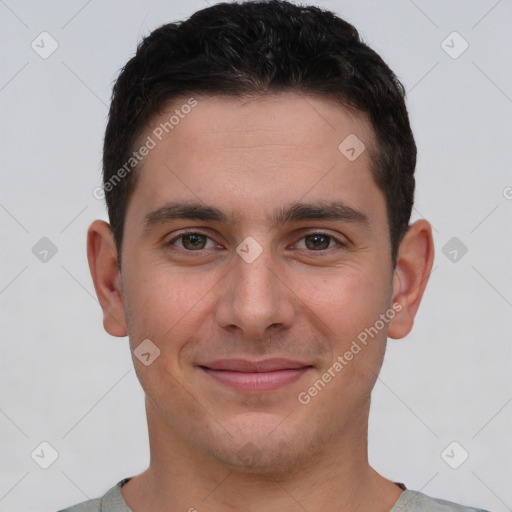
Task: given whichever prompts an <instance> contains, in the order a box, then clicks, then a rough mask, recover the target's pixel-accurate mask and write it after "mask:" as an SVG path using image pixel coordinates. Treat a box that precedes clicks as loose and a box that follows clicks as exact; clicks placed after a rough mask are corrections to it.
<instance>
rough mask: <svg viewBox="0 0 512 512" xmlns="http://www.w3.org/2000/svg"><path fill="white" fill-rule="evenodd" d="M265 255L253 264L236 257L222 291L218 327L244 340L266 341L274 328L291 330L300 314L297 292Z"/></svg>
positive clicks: (218, 308) (218, 304)
mask: <svg viewBox="0 0 512 512" xmlns="http://www.w3.org/2000/svg"><path fill="white" fill-rule="evenodd" d="M265 252H266V251H264V252H263V253H262V254H261V255H260V256H259V257H258V258H257V259H256V260H255V261H253V262H251V263H247V262H246V261H244V260H243V259H242V258H241V257H238V256H236V259H235V262H234V265H235V268H233V270H232V271H231V272H229V273H228V274H227V275H226V276H225V278H224V279H223V281H222V283H221V286H220V288H219V297H218V302H217V308H216V315H215V317H216V322H217V325H219V326H220V327H222V328H223V329H226V330H228V331H231V332H235V331H239V334H240V336H241V337H243V338H244V339H252V340H262V339H264V338H265V336H266V335H267V336H268V331H271V330H272V329H277V328H280V329H286V328H289V327H290V326H291V325H292V324H293V321H294V318H295V314H296V313H295V311H296V309H295V305H294V293H293V291H292V290H291V288H290V285H289V284H288V283H286V278H285V277H284V275H283V272H282V270H281V271H279V268H278V266H277V265H276V264H275V263H273V262H272V258H271V256H267V255H266V254H265Z"/></svg>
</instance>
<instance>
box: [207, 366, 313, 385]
mask: <svg viewBox="0 0 512 512" xmlns="http://www.w3.org/2000/svg"><path fill="white" fill-rule="evenodd" d="M200 368H201V369H202V370H203V371H204V372H205V373H206V374H207V375H209V376H210V377H211V378H213V379H215V380H216V381H217V382H220V383H221V384H224V385H226V386H229V387H231V388H234V389H236V390H238V391H246V392H247V391H248V392H251V391H252V392H260V391H273V390H276V389H279V388H281V387H283V386H286V385H287V384H291V383H292V382H295V381H297V380H298V379H300V378H301V377H302V376H303V375H304V374H305V373H306V372H308V371H309V370H310V369H311V368H312V365H309V364H306V363H302V362H299V361H293V360H291V359H282V358H279V359H265V360H263V361H249V360H246V359H221V360H217V361H213V362H211V363H208V364H205V365H200Z"/></svg>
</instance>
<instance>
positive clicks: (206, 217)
mask: <svg viewBox="0 0 512 512" xmlns="http://www.w3.org/2000/svg"><path fill="white" fill-rule="evenodd" d="M178 219H188V220H203V221H210V222H220V223H224V224H234V223H235V222H236V221H237V220H238V217H234V216H230V215H228V214H226V213H225V212H223V211H222V210H220V209H219V208H216V207H215V206H208V205H204V204H202V203H198V202H188V201H187V202H184V201H175V202H169V203H166V204H164V205H163V206H161V207H159V208H157V209H155V210H152V211H149V212H148V213H146V215H145V216H144V220H143V231H145V232H146V231H150V230H151V229H152V228H154V227H156V226H158V225H161V224H165V223H166V222H170V221H173V220H178ZM308 220H335V221H343V222H348V223H354V224H360V225H361V226H363V227H367V228H368V227H369V226H370V221H369V219H368V216H367V215H366V214H365V213H364V212H362V211H361V210H357V209H355V208H352V207H351V206H348V205H346V204H345V203H343V202H342V201H320V202H317V203H292V204H290V205H287V206H283V207H281V208H279V209H278V210H276V211H275V212H274V213H273V214H271V215H269V216H267V221H268V222H269V223H270V224H271V225H284V224H287V223H293V222H300V221H308Z"/></svg>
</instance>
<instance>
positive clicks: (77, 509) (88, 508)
mask: <svg viewBox="0 0 512 512" xmlns="http://www.w3.org/2000/svg"><path fill="white" fill-rule="evenodd" d="M99 511H101V498H96V499H95V500H89V501H84V502H83V503H78V505H73V506H72V507H68V508H64V509H62V510H59V512H99Z"/></svg>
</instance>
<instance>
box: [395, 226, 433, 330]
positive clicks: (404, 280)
mask: <svg viewBox="0 0 512 512" xmlns="http://www.w3.org/2000/svg"><path fill="white" fill-rule="evenodd" d="M433 262H434V241H433V239H432V228H431V226H430V224H429V223H428V222H427V221H426V220H424V219H421V220H418V221H416V222H414V223H413V224H411V225H410V226H409V229H408V230H407V233H406V234H405V236H404V238H403V240H402V243H401V244H400V247H399V249H398V257H397V264H396V267H395V271H394V274H393V304H400V306H401V309H400V310H399V312H398V314H397V315H395V317H394V318H393V320H391V322H390V324H389V330H388V336H389V337H390V338H395V339H398V338H403V337H404V336H407V334H409V332H410V331H411V329H412V326H413V324H414V317H415V316H416V312H417V311H418V307H419V305H420V302H421V298H422V297H423V292H424V291H425V287H426V286H427V281H428V278H429V277H430V272H431V270H432V264H433ZM396 308H398V306H396ZM396 310H398V309H396Z"/></svg>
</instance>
